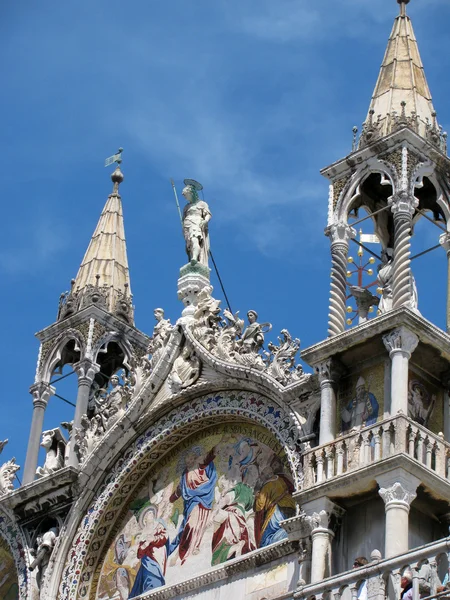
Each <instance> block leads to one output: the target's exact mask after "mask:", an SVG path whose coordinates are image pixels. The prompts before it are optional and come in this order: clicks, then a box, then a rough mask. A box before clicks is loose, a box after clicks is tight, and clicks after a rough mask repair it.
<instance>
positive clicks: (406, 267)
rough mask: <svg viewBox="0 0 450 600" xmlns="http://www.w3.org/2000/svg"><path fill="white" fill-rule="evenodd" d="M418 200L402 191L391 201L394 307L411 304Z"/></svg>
mask: <svg viewBox="0 0 450 600" xmlns="http://www.w3.org/2000/svg"><path fill="white" fill-rule="evenodd" d="M416 203H417V201H416V200H415V198H414V197H409V196H408V195H407V194H406V193H405V192H401V193H400V194H399V195H398V196H397V197H394V198H393V199H392V201H391V204H392V205H391V209H392V212H393V214H394V236H395V238H394V269H393V277H392V280H393V284H392V295H393V299H392V307H393V308H399V307H400V306H411V305H412V303H413V286H412V275H411V258H410V256H411V228H412V215H413V213H414V208H415V205H416Z"/></svg>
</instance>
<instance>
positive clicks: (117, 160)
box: [105, 148, 123, 167]
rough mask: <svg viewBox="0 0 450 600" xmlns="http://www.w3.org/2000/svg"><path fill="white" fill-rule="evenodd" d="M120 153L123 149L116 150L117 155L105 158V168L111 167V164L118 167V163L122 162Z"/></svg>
mask: <svg viewBox="0 0 450 600" xmlns="http://www.w3.org/2000/svg"><path fill="white" fill-rule="evenodd" d="M122 152H123V148H119V149H118V150H117V154H113V155H112V156H110V157H109V158H107V159H106V160H105V167H109V165H112V164H113V163H117V164H118V165H120V163H121V162H122Z"/></svg>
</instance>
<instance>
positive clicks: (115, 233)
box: [59, 153, 134, 324]
mask: <svg viewBox="0 0 450 600" xmlns="http://www.w3.org/2000/svg"><path fill="white" fill-rule="evenodd" d="M116 156H118V157H119V158H118V159H117V160H116V162H117V163H118V164H117V168H116V170H115V171H114V173H112V175H111V179H112V181H113V184H114V186H113V191H112V193H111V194H110V195H109V196H108V199H107V201H106V204H105V206H104V208H103V211H102V214H101V215H100V219H99V221H98V224H97V227H96V228H95V231H94V234H93V235H92V238H91V241H90V242H89V246H88V249H87V251H86V254H85V255H84V258H83V261H82V263H81V265H80V268H79V270H78V274H77V276H76V278H75V280H73V281H72V290H71V292H70V294H69V296H68V297H67V299H63V302H62V310H60V316H59V317H60V318H65V317H67V316H69V315H70V314H73V312H76V311H77V310H81V309H82V308H84V306H86V305H88V304H97V305H98V306H100V307H102V308H104V309H105V310H107V311H108V312H111V313H113V314H116V315H117V316H119V317H122V318H124V319H125V320H126V321H128V322H130V323H132V324H134V320H133V314H132V312H133V311H132V306H131V289H130V274H129V268H128V258H127V247H126V242H125V229H124V224H123V212H122V200H121V196H120V194H119V185H120V184H121V183H122V181H123V174H122V171H121V170H120V162H121V159H120V153H119V154H118V155H116Z"/></svg>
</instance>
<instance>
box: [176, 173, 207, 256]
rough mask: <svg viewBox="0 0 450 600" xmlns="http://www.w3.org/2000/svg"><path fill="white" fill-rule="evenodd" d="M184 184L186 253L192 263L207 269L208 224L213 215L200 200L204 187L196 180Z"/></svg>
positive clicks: (186, 181) (188, 180)
mask: <svg viewBox="0 0 450 600" xmlns="http://www.w3.org/2000/svg"><path fill="white" fill-rule="evenodd" d="M184 183H185V186H186V187H185V188H184V189H183V192H182V194H183V196H184V197H185V199H186V201H187V204H186V206H185V207H184V211H183V235H184V239H185V240H186V252H187V255H188V257H189V261H190V262H191V263H192V262H193V263H194V264H195V263H197V262H199V263H200V264H202V265H204V266H205V267H207V266H208V253H209V235H208V223H209V221H210V219H211V213H210V211H209V206H208V205H207V203H206V202H205V201H203V200H200V198H199V195H198V192H199V191H200V190H202V189H203V186H202V185H201V184H200V183H198V181H194V179H185V180H184Z"/></svg>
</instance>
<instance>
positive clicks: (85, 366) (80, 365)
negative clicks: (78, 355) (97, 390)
mask: <svg viewBox="0 0 450 600" xmlns="http://www.w3.org/2000/svg"><path fill="white" fill-rule="evenodd" d="M72 366H73V370H74V371H75V373H76V374H77V375H78V383H79V384H80V383H85V384H89V385H91V384H92V382H93V381H94V377H95V376H96V374H97V373H98V372H99V371H100V365H98V364H97V363H95V362H93V361H92V360H89V359H88V358H84V359H83V360H80V361H79V362H77V363H75V364H74V365H72Z"/></svg>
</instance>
